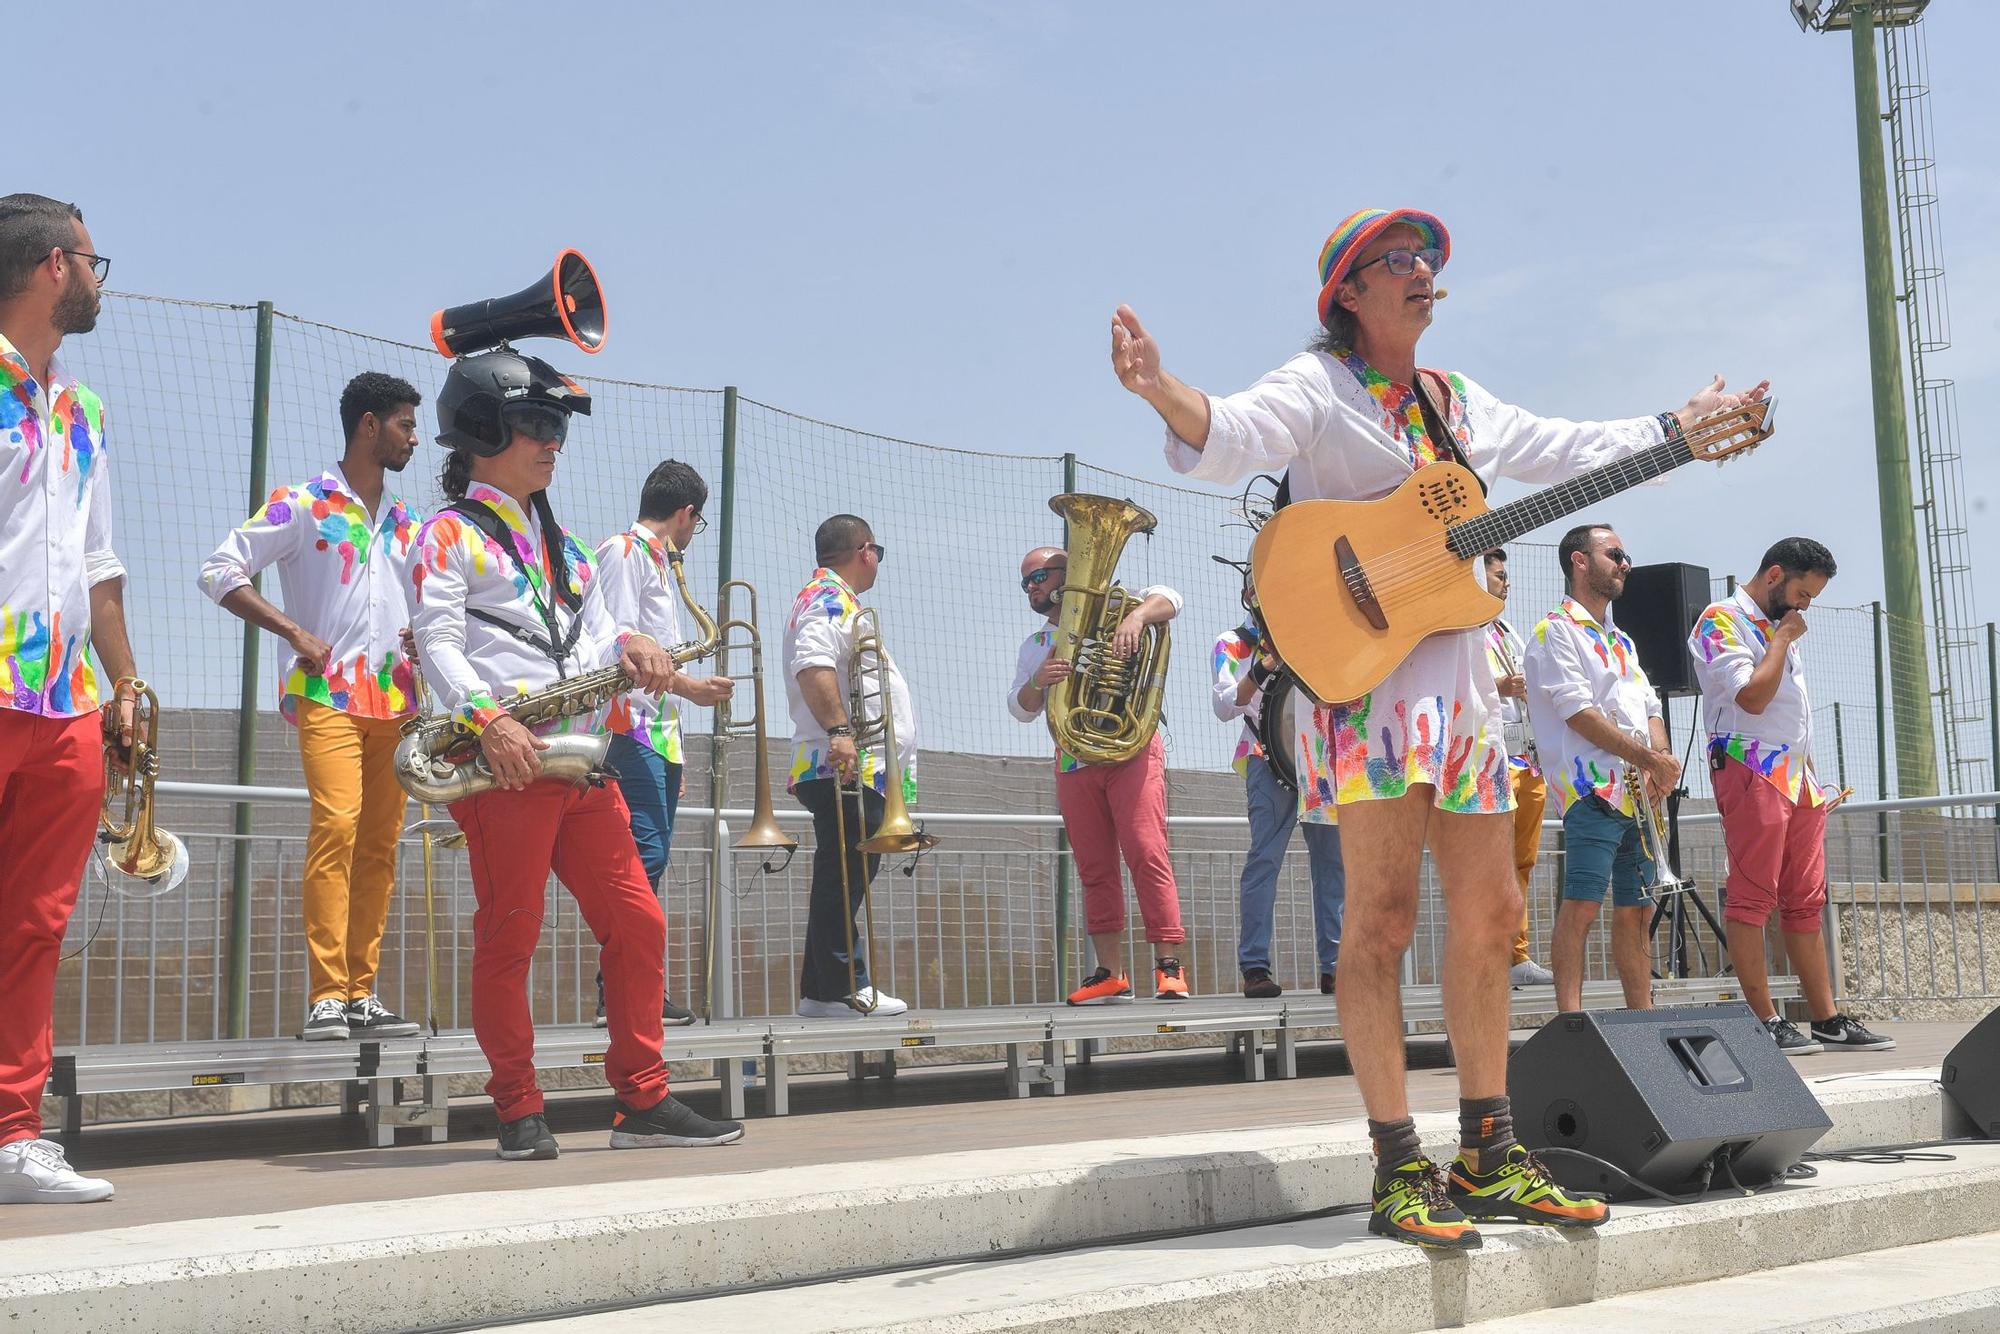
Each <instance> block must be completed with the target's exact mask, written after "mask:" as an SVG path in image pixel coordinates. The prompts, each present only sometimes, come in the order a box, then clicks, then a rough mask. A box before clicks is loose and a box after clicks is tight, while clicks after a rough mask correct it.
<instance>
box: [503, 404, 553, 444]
mask: <svg viewBox="0 0 2000 1334" xmlns="http://www.w3.org/2000/svg"><path fill="white" fill-rule="evenodd" d="M500 421H501V424H502V425H504V426H506V427H507V428H508V429H509V430H512V431H516V432H519V433H520V434H522V435H525V436H527V437H528V438H529V439H530V440H537V441H540V442H541V443H543V444H557V445H559V444H561V443H562V442H563V441H564V440H565V439H567V438H568V437H569V414H568V413H567V412H564V411H563V410H562V409H561V408H552V407H549V406H548V405H547V404H545V403H509V404H507V405H505V406H504V407H502V408H501V409H500Z"/></svg>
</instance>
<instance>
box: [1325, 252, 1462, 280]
mask: <svg viewBox="0 0 2000 1334" xmlns="http://www.w3.org/2000/svg"><path fill="white" fill-rule="evenodd" d="M1418 260H1422V261H1423V262H1424V267H1425V268H1427V269H1429V270H1430V271H1431V272H1432V273H1436V272H1438V271H1439V270H1441V269H1443V268H1444V251H1442V250H1438V249H1435V248H1427V249H1424V250H1391V251H1388V252H1386V253H1384V254H1380V255H1377V256H1376V257H1375V258H1373V259H1371V260H1369V261H1368V263H1366V264H1356V265H1355V266H1354V267H1353V268H1351V269H1349V270H1348V271H1347V275H1348V277H1350V278H1351V277H1353V276H1354V275H1355V274H1357V273H1359V272H1361V270H1363V269H1365V268H1369V267H1371V266H1373V265H1376V264H1386V265H1388V266H1389V272H1391V273H1393V274H1395V275H1396V276H1397V277H1398V278H1407V277H1409V276H1410V275H1411V274H1413V273H1415V272H1416V271H1417V261H1418Z"/></svg>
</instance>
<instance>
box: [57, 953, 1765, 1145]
mask: <svg viewBox="0 0 2000 1334" xmlns="http://www.w3.org/2000/svg"><path fill="white" fill-rule="evenodd" d="M1739 994H1740V993H1739V990H1738V987H1737V984H1736V981H1735V979H1734V978H1730V977H1706V978H1666V979H1660V980H1656V981H1655V982H1654V984H1653V999H1654V1002H1655V1003H1656V1004H1660V1005H1700V1004H1713V1003H1716V1002H1720V1001H1728V1000H1735V999H1738V998H1739ZM1798 994H1799V988H1798V980H1797V979H1796V978H1791V977H1774V978H1772V979H1771V995H1772V997H1773V999H1776V1000H1781V1001H1782V1000H1791V999H1795V998H1796V997H1797V996H1798ZM1509 999H1510V1007H1509V1008H1510V1011H1511V1013H1512V1014H1513V1015H1515V1016H1516V1017H1526V1016H1546V1015H1552V1014H1554V1013H1555V1012H1556V1010H1555V997H1554V990H1553V988H1550V987H1524V988H1522V989H1520V990H1518V991H1514V992H1511V993H1510V995H1509ZM1583 1004H1584V1008H1586V1009H1593V1010H1599V1009H1616V1008H1618V1007H1619V1006H1621V1005H1623V1004H1624V996H1623V993H1622V992H1621V990H1620V988H1619V984H1618V983H1616V982H1590V983H1586V984H1585V985H1584V989H1583ZM1403 1018H1404V1024H1405V1030H1406V1031H1413V1028H1414V1025H1416V1024H1422V1023H1436V1022H1439V1021H1441V1020H1442V1019H1443V1018H1444V1000H1443V996H1442V993H1441V991H1440V989H1439V988H1437V987H1434V986H1428V987H1415V986H1412V987H1405V988H1403ZM1339 1027H1340V1019H1339V1015H1338V1014H1337V1012H1336V1009H1335V1005H1334V999H1333V997H1331V996H1322V995H1319V994H1318V993H1316V992H1314V993H1305V992H1302V993H1298V994H1294V995H1285V996H1279V997H1276V998H1273V999H1270V1000H1250V999H1247V998H1244V997H1240V996H1199V997H1195V998H1194V999H1191V1000H1188V1001H1182V1002H1175V1003H1166V1002H1159V1001H1152V1000H1145V1001H1134V1002H1133V1003H1132V1004H1129V1005H1108V1006H1082V1007H1075V1008H1072V1007H1069V1006H1064V1005H1053V1006H1051V1005H1031V1006H1012V1007H994V1008H984V1009H969V1010H934V1011H911V1012H909V1013H906V1014H901V1015H897V1016H895V1017H893V1018H880V1019H878V1018H856V1019H800V1018H796V1017H793V1016H774V1017H763V1018H749V1019H718V1020H715V1021H714V1022H712V1023H707V1024H700V1025H696V1026H693V1027H689V1028H670V1029H668V1030H667V1032H666V1041H665V1044H664V1049H663V1050H664V1056H665V1059H666V1060H668V1061H670V1062H695V1061H700V1062H707V1063H709V1064H710V1066H711V1068H712V1069H713V1071H714V1077H715V1078H716V1080H717V1081H718V1083H719V1085H720V1088H721V1094H722V1105H723V1111H724V1114H725V1115H727V1116H729V1117H732V1118H735V1117H742V1116H744V1115H745V1114H746V1113H747V1111H748V1105H747V1104H748V1101H749V1099H748V1096H747V1092H746V1090H745V1089H744V1087H743V1080H742V1077H741V1073H740V1072H741V1064H740V1063H741V1062H743V1061H760V1062H762V1063H763V1074H764V1079H763V1111H764V1113H765V1115H768V1116H784V1115H786V1114H788V1113H789V1111H790V1110H791V1073H790V1068H789V1067H790V1062H791V1059H792V1058H793V1057H795V1056H802V1055H807V1054H824V1053H832V1054H844V1055H846V1056H847V1058H848V1078H850V1079H857V1080H858V1079H862V1078H865V1077H867V1076H868V1075H869V1074H871V1073H873V1074H876V1075H878V1076H880V1077H882V1078H893V1077H894V1076H895V1074H896V1068H897V1067H896V1053H897V1052H899V1051H907V1050H912V1049H916V1048H922V1047H946V1048H952V1047H959V1048H964V1047H1004V1048H1005V1049H1006V1068H1005V1074H1004V1077H1003V1079H1002V1080H1001V1081H1000V1085H999V1087H1000V1090H1001V1091H1003V1092H1004V1093H1005V1094H1006V1096H1008V1097H1012V1098H1026V1097H1029V1096H1031V1095H1032V1094H1033V1093H1034V1092H1035V1090H1037V1089H1040V1090H1042V1091H1043V1092H1045V1093H1047V1094H1049V1095H1051V1096H1059V1095H1061V1094H1062V1093H1063V1092H1064V1088H1065V1077H1066V1072H1067V1070H1068V1067H1069V1062H1070V1053H1069V1049H1070V1047H1071V1045H1072V1044H1074V1047H1075V1051H1076V1060H1077V1062H1078V1063H1079V1064H1086V1065H1087V1064H1088V1063H1089V1061H1090V1059H1091V1056H1092V1055H1093V1054H1094V1053H1095V1052H1096V1050H1097V1049H1098V1048H1099V1044H1101V1043H1103V1042H1105V1041H1107V1040H1110V1039H1114V1038H1141V1039H1143V1038H1149V1037H1158V1036H1165V1035H1173V1034H1183V1033H1219V1034H1226V1035H1227V1036H1228V1037H1229V1045H1228V1054H1229V1058H1230V1059H1233V1060H1236V1061H1237V1062H1238V1063H1239V1065H1240V1068H1241V1070H1242V1074H1243V1078H1244V1079H1245V1080H1246V1081H1251V1082H1255V1081H1258V1080H1262V1079H1263V1078H1264V1077H1265V1068H1264V1065H1265V1063H1264V1055H1265V1049H1266V1045H1267V1041H1268V1043H1269V1045H1270V1046H1271V1047H1272V1048H1273V1050H1274V1053H1275V1056H1276V1060H1275V1065H1276V1070H1277V1077H1278V1078H1280V1079H1293V1078H1296V1077H1297V1076H1298V1047H1299V1043H1300V1041H1301V1040H1302V1039H1304V1038H1306V1036H1307V1035H1308V1034H1311V1033H1315V1032H1321V1031H1324V1032H1325V1033H1326V1034H1327V1037H1328V1039H1329V1040H1334V1041H1337V1040H1338V1038H1337V1036H1336V1035H1337V1033H1338V1030H1339ZM1267 1035H1268V1037H1267ZM607 1045H608V1039H607V1037H606V1034H605V1031H604V1030H603V1029H600V1028H590V1027H584V1026H580V1025H564V1026H552V1027H547V1028H543V1029H541V1030H539V1031H538V1032H537V1033H536V1035H535V1066H536V1068H537V1069H543V1070H554V1069H567V1068H573V1067H577V1066H585V1067H588V1066H601V1065H602V1064H603V1063H604V1054H605V1049H606V1047H607ZM870 1058H873V1059H872V1060H871V1059H870ZM486 1071H487V1064H486V1058H485V1056H484V1054H483V1053H481V1051H480V1050H479V1044H478V1043H477V1042H476V1041H474V1039H473V1036H472V1034H471V1033H470V1032H469V1031H463V1030H452V1031H447V1032H443V1033H440V1034H438V1035H437V1036H435V1037H426V1036H423V1035H419V1036H416V1037H410V1038H399V1039H386V1040H380V1041H367V1042H353V1041H335V1042H303V1041H299V1040H297V1039H289V1038H278V1039H271V1038H262V1039H256V1038H253V1039H243V1040H235V1041H218V1042H189V1043H140V1044H134V1045H128V1046H103V1047H95V1046H93V1047H80V1048H70V1049H64V1050H61V1051H58V1052H57V1053H56V1059H55V1066H54V1069H53V1070H52V1071H51V1072H50V1077H49V1084H48V1093H49V1094H50V1095H52V1096H56V1097H60V1098H62V1099H63V1100H64V1108H63V1118H62V1122H63V1139H64V1142H65V1144H67V1145H74V1144H75V1143H76V1142H77V1139H78V1137H79V1136H81V1134H82V1133H83V1098H84V1096H86V1095H88V1094H93V1093H145V1092H160V1091H167V1090H174V1089H187V1088H215V1087H223V1086H229V1085H239V1084H240V1085H270V1084H299V1083H313V1082H322V1081H323V1082H328V1083H336V1082H337V1083H342V1084H344V1085H345V1088H346V1094H345V1097H344V1100H343V1106H344V1107H345V1109H346V1110H348V1111H350V1112H358V1113H359V1114H360V1115H361V1116H362V1118H363V1123H364V1126H365V1128H366V1130H367V1137H368V1142H369V1143H370V1144H371V1145H373V1146H375V1147H377V1148H386V1147H388V1146H390V1145H392V1144H394V1143H395V1140H396V1131H397V1130H399V1129H411V1130H420V1131H421V1132H422V1133H423V1136H424V1138H425V1139H426V1140H428V1141H429V1142H431V1143H442V1142H444V1141H445V1140H446V1139H447V1138H448V1136H449V1121H450V1098H449V1096H448V1093H447V1090H448V1088H449V1084H448V1083H447V1080H448V1079H449V1077H450V1076H452V1075H460V1074H484V1073H486Z"/></svg>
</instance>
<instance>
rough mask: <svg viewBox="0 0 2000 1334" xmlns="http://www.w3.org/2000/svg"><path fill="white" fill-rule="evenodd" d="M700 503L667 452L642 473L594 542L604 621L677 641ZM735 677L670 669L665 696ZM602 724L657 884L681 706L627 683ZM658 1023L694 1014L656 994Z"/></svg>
mask: <svg viewBox="0 0 2000 1334" xmlns="http://www.w3.org/2000/svg"><path fill="white" fill-rule="evenodd" d="M707 503H708V483H707V482H704V481H702V479H701V474H700V473H698V472H696V471H695V470H694V469H693V468H691V467H689V466H688V465H687V464H685V463H682V462H681V461H680V460H679V459H668V460H666V461H665V462H663V463H661V464H660V465H659V466H658V467H656V468H654V469H653V471H652V472H651V473H650V474H648V475H647V477H646V484H645V486H644V487H643V488H642V489H641V490H640V492H639V517H638V519H637V520H636V521H635V522H634V523H633V524H632V526H631V527H630V528H627V529H626V530H625V531H624V532H622V533H614V534H612V535H611V536H610V537H607V538H605V539H604V540H603V541H602V542H600V543H598V545H597V578H596V580H595V581H594V582H593V583H592V584H591V590H592V591H593V592H594V593H595V594H596V595H597V596H599V597H601V598H603V599H604V606H605V610H606V612H607V614H608V615H609V617H610V619H611V623H612V624H613V625H621V626H630V627H631V628H632V629H634V630H636V631H638V632H639V633H641V634H645V635H650V636H652V638H653V640H654V642H656V643H660V644H667V645H672V644H678V643H680V642H681V623H680V615H679V612H678V611H677V610H676V606H675V604H676V601H677V598H678V593H677V589H685V587H686V583H685V580H684V579H683V578H682V576H681V574H680V571H679V563H680V559H681V553H682V552H684V551H686V550H687V547H688V543H689V542H691V541H693V540H694V536H695V534H696V533H699V532H700V531H701V530H702V529H704V528H706V527H708V521H707V520H706V519H704V518H702V517H701V507H702V506H703V505H706V504H707ZM735 688H736V683H735V682H733V681H731V680H730V679H729V678H728V677H726V676H704V677H693V676H687V675H685V674H682V673H679V672H676V673H675V675H674V681H673V684H672V685H670V686H668V687H667V695H679V696H681V697H682V698H684V699H688V700H692V701H693V702H694V703H696V704H700V705H702V706H704V707H708V706H712V705H715V704H718V703H720V702H721V701H723V700H725V699H728V698H729V697H730V694H731V692H732V691H734V690H735ZM605 723H606V727H607V729H608V730H609V731H610V732H611V749H610V751H609V754H608V756H607V758H608V759H609V760H610V762H611V768H612V769H613V771H615V772H616V773H617V775H618V790H619V791H620V792H621V793H623V794H624V797H625V805H626V807H627V808H628V809H630V811H631V813H632V841H633V842H634V843H636V844H637V845H638V848H639V860H640V861H641V862H642V863H643V864H644V865H645V868H646V878H647V879H648V880H650V881H651V882H652V884H653V887H654V889H655V890H656V891H657V890H659V888H660V880H661V877H663V876H664V875H666V873H667V853H668V851H669V850H670V849H671V848H672V847H673V842H674V812H675V811H676V810H677V809H678V808H679V806H680V800H681V787H682V778H681V774H682V769H681V764H682V756H681V720H680V712H679V710H678V709H677V708H676V706H675V705H674V703H673V702H672V701H671V700H670V699H668V698H667V697H666V695H663V696H661V697H660V698H658V699H655V698H654V697H653V696H651V695H649V694H647V693H646V692H645V691H643V690H633V691H629V692H627V693H626V694H624V695H621V696H619V697H618V698H617V699H616V700H614V701H613V702H612V705H611V711H610V714H609V716H608V717H607V718H606V719H605ZM660 1022H661V1023H663V1024H667V1025H670V1026H673V1027H681V1026H683V1025H687V1024H691V1023H693V1022H694V1016H693V1015H692V1014H690V1013H689V1012H688V1011H687V1010H685V1009H683V1008H682V1007H681V1006H679V1005H676V1004H674V1002H673V1000H672V999H671V998H666V999H664V1000H663V1001H662V1004H661V1008H660ZM605 1024H606V1017H605V1013H604V974H602V973H599V974H598V975H597V1026H598V1027H599V1028H603V1027H604V1026H605Z"/></svg>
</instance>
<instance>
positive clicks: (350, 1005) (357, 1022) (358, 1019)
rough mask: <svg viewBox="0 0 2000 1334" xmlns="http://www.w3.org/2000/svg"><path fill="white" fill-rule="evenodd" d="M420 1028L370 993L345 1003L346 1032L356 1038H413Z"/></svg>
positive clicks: (420, 1026) (413, 1021)
mask: <svg viewBox="0 0 2000 1334" xmlns="http://www.w3.org/2000/svg"><path fill="white" fill-rule="evenodd" d="M422 1027H423V1025H421V1024H419V1023H418V1022H417V1021H416V1020H414V1019H405V1018H403V1016H402V1015H400V1014H397V1013H396V1012H395V1011H393V1010H391V1009H390V1008H389V1007H388V1006H386V1005H384V1004H382V999H381V997H379V996H377V995H376V994H375V993H374V992H372V991H371V992H369V993H368V994H367V995H366V996H363V997H362V998H361V999H360V1000H351V1001H349V1002H347V1031H348V1032H350V1033H352V1034H353V1035H354V1036H355V1037H357V1038H413V1037H415V1036H416V1035H417V1033H418V1032H419V1030H421V1029H422Z"/></svg>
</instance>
